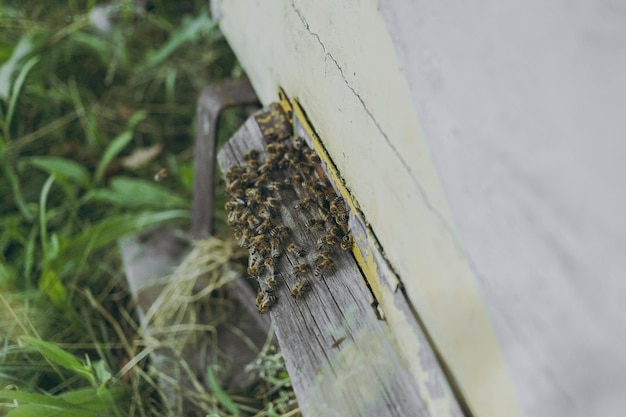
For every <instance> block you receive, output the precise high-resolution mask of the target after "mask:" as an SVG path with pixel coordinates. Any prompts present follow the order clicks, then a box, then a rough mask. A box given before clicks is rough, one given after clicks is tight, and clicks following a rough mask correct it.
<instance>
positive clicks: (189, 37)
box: [144, 13, 217, 68]
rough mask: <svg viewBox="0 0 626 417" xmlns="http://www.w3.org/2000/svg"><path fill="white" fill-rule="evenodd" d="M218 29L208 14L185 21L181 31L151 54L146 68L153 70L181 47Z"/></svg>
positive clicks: (145, 65)
mask: <svg viewBox="0 0 626 417" xmlns="http://www.w3.org/2000/svg"><path fill="white" fill-rule="evenodd" d="M216 27H217V22H215V21H213V20H212V19H211V18H210V17H209V15H208V14H207V13H201V14H200V15H198V16H197V17H195V18H193V19H190V18H187V19H185V20H183V23H182V27H181V29H180V30H179V31H177V32H174V33H173V34H172V36H171V37H170V39H169V40H168V41H167V42H166V43H165V45H163V46H162V47H161V49H159V50H158V51H156V52H154V53H152V54H149V55H148V59H147V61H146V63H145V64H144V67H147V68H152V67H155V66H157V65H159V64H161V63H162V62H163V61H165V59H167V57H169V56H170V55H171V54H172V53H174V51H176V49H178V48H179V47H180V46H181V45H183V44H185V43H187V42H191V41H194V40H196V39H197V38H198V37H199V36H200V35H202V34H205V33H207V34H208V33H210V32H211V31H213V30H215V28H216Z"/></svg>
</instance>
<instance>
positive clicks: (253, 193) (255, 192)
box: [246, 188, 261, 199]
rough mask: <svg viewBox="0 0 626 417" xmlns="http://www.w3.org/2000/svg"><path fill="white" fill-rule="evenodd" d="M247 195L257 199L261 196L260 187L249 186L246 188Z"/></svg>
mask: <svg viewBox="0 0 626 417" xmlns="http://www.w3.org/2000/svg"><path fill="white" fill-rule="evenodd" d="M246 197H248V198H250V199H255V198H258V197H261V190H260V189H258V188H247V189H246Z"/></svg>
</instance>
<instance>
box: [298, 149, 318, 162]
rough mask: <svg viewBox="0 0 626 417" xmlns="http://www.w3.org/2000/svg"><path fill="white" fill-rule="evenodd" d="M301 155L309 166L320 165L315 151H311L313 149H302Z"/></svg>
mask: <svg viewBox="0 0 626 417" xmlns="http://www.w3.org/2000/svg"><path fill="white" fill-rule="evenodd" d="M302 153H303V155H304V160H305V161H306V162H307V163H309V164H311V165H317V164H319V163H320V157H319V156H318V155H317V154H316V153H315V151H313V149H311V148H308V147H307V148H304V149H303V150H302Z"/></svg>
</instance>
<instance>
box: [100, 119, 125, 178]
mask: <svg viewBox="0 0 626 417" xmlns="http://www.w3.org/2000/svg"><path fill="white" fill-rule="evenodd" d="M132 139H133V132H132V131H130V130H127V131H125V132H123V133H121V134H120V135H119V136H117V137H116V138H115V139H113V141H112V142H111V143H110V144H109V146H108V147H107V148H106V150H105V151H104V155H103V156H102V159H101V160H100V163H99V164H98V168H97V169H96V174H95V176H94V182H95V183H100V182H101V181H102V177H103V175H104V170H105V169H106V168H107V166H109V164H110V163H111V161H112V160H113V158H115V157H116V156H117V154H119V153H120V152H121V151H122V149H124V148H125V147H126V145H128V144H129V143H130V141H131V140H132Z"/></svg>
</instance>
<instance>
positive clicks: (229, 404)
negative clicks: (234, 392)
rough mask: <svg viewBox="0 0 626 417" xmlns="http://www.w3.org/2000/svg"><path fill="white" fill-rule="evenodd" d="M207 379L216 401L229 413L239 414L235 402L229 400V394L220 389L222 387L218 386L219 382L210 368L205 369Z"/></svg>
mask: <svg viewBox="0 0 626 417" xmlns="http://www.w3.org/2000/svg"><path fill="white" fill-rule="evenodd" d="M207 381H208V383H209V387H210V388H211V390H213V392H214V393H215V396H216V397H217V401H219V403H220V404H222V405H223V406H224V408H226V410H228V412H229V413H231V414H233V415H235V416H240V415H241V413H240V412H239V407H237V404H235V403H234V402H233V400H231V398H230V396H229V395H228V394H227V393H226V392H225V391H224V390H223V389H222V387H220V384H219V383H218V382H217V378H216V377H215V374H214V373H213V369H211V368H209V369H208V370H207Z"/></svg>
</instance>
